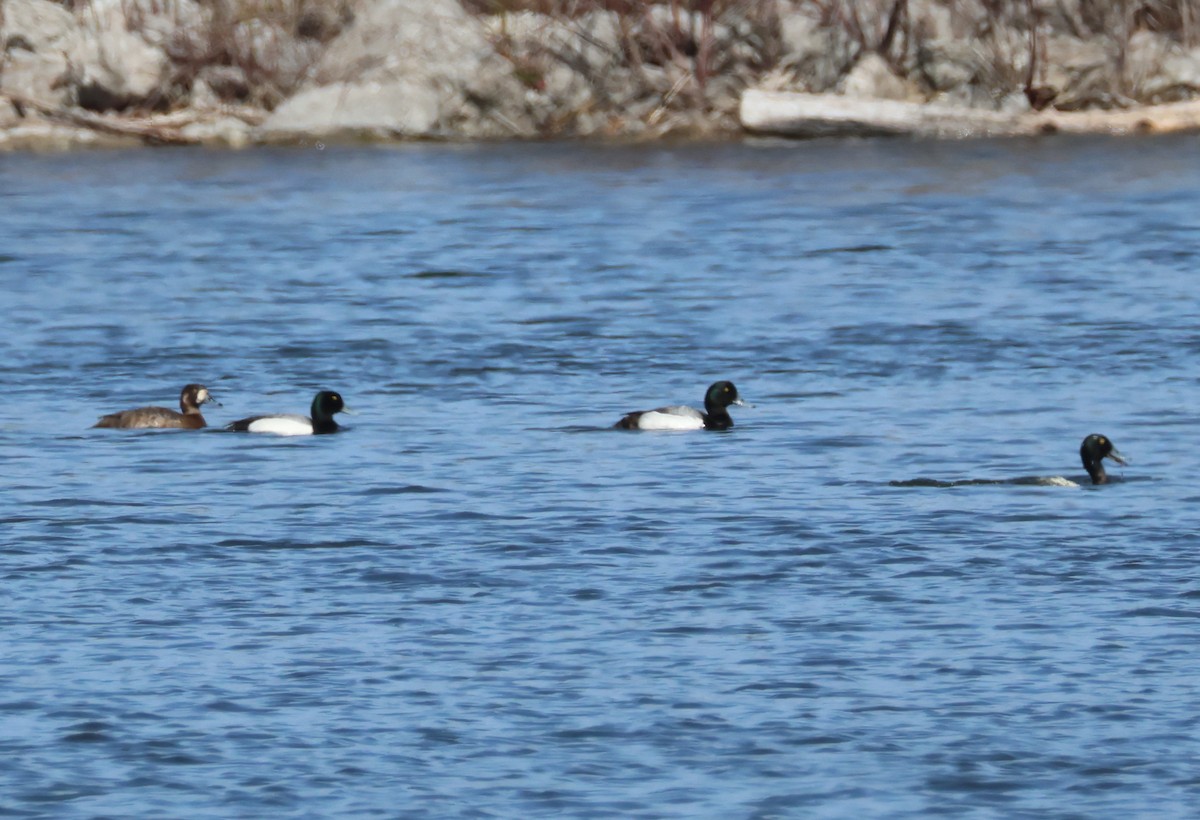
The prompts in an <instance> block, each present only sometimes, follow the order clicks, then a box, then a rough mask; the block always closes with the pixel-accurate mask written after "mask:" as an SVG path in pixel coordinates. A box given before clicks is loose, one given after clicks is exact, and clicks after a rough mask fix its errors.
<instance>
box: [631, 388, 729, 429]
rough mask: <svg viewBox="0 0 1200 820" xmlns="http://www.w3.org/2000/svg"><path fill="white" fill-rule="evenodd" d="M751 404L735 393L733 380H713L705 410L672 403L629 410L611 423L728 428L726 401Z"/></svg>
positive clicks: (633, 425) (643, 427) (663, 427)
mask: <svg viewBox="0 0 1200 820" xmlns="http://www.w3.org/2000/svg"><path fill="white" fill-rule="evenodd" d="M731 404H736V405H738V406H740V407H750V406H751V405H749V404H746V402H744V401H742V399H741V397H740V396H738V391H737V388H736V387H734V386H733V382H726V381H721V382H716V383H715V384H713V385H712V386H711V387H709V388H708V392H707V393H705V394H704V411H703V412H701V411H699V410H697V409H696V408H694V407H685V406H681V405H675V406H671V407H660V408H658V409H657V410H639V411H638V412H636V413H629V414H628V415H626V416H625V417H624V418H622V419H621V420H620V421H618V422H617V423H616V424H615V425H613V426H614V427H618V428H620V429H622V430H728V429H729V428H730V427H732V426H733V419H732V418H731V417H730V415H729V410H728V408H729V405H731Z"/></svg>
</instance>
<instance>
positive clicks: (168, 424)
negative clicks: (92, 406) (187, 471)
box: [92, 384, 221, 430]
mask: <svg viewBox="0 0 1200 820" xmlns="http://www.w3.org/2000/svg"><path fill="white" fill-rule="evenodd" d="M209 402H211V403H213V404H216V405H217V406H218V407H219V406H220V405H221V403H220V402H219V401H217V400H216V399H214V398H213V397H212V394H211V393H209V392H208V388H207V387H205V386H204V385H202V384H189V385H187V386H185V387H184V388H183V390H182V391H181V392H180V394H179V409H180V411H181V412H178V413H177V412H175V411H174V410H170V409H168V408H166V407H137V408H134V409H133V410H122V411H120V412H119V413H109V414H108V415H107V416H101V417H100V420H99V421H98V422H96V423H95V424H94V425H92V426H93V427H107V428H115V429H121V430H143V429H163V430H167V429H174V430H199V429H201V428H202V427H207V426H208V424H207V423H206V422H205V421H204V416H203V414H201V412H200V405H202V404H207V403H209Z"/></svg>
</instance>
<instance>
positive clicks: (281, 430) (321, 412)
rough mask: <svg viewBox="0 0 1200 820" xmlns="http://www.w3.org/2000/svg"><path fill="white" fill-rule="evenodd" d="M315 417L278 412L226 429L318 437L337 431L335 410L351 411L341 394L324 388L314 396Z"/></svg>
mask: <svg viewBox="0 0 1200 820" xmlns="http://www.w3.org/2000/svg"><path fill="white" fill-rule="evenodd" d="M309 412H310V413H312V416H311V417H310V416H301V415H298V414H295V413H276V414H274V415H266V416H250V417H248V418H244V419H238V420H237V421H235V422H233V423H231V424H227V425H226V426H225V429H226V430H231V431H233V432H237V433H274V434H275V435H277V436H314V435H324V434H326V433H336V432H337V431H338V429H340V428H339V427H338V423H337V422H336V421H334V420H333V414H334V413H349V412H350V410H349V409H348V408H347V407H346V403H345V401H343V400H342V396H341V394H340V393H335V392H334V391H332V390H322V391H321V392H319V393H317V395H316V396H314V397H313V401H312V409H311V410H310V411H309Z"/></svg>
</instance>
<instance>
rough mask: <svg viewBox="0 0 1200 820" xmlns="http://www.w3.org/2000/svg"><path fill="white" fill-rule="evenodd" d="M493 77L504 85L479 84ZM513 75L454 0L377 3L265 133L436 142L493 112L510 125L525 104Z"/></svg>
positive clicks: (271, 135)
mask: <svg viewBox="0 0 1200 820" xmlns="http://www.w3.org/2000/svg"><path fill="white" fill-rule="evenodd" d="M488 74H495V75H496V77H497V78H498V81H497V82H496V83H493V86H492V87H487V86H486V85H485V86H483V87H482V88H481V85H480V83H479V82H478V80H479V78H480V77H482V76H486V75H488ZM511 75H512V72H511V66H509V65H508V64H507V63H506V62H505V61H504V60H503V59H501V58H500V57H499V56H497V55H496V54H495V52H494V50H493V49H492V47H491V43H490V41H489V40H488V38H487V37H486V36H485V33H484V31H483V28H482V27H481V26H480V25H479V23H478V21H477V20H476V19H475V18H474V17H471V16H470V15H468V14H467V12H466V11H465V10H464V9H463V8H462V6H461V5H459V4H458V3H457V2H455V0H424V2H422V3H416V4H415V3H411V2H408V0H372V1H371V2H368V3H366V4H365V5H364V6H363V8H362V10H361V12H360V13H359V14H358V16H357V17H356V18H355V20H354V22H353V24H351V25H350V26H348V27H347V28H346V29H345V30H344V31H343V32H342V33H341V34H340V35H339V36H338V37H337V38H335V39H334V40H333V41H332V42H330V43H329V46H328V48H327V49H326V51H325V53H324V54H323V55H322V57H321V59H320V61H319V62H318V63H317V64H316V65H315V66H314V68H313V70H312V74H311V76H312V80H311V81H310V82H309V83H307V84H306V85H305V86H304V88H302V89H301V91H299V92H298V93H297V94H295V95H294V96H293V97H291V98H290V99H288V100H286V101H285V102H283V103H282V104H281V105H280V106H279V107H278V108H277V109H276V110H275V111H274V112H273V113H272V115H271V116H270V117H269V118H268V119H267V121H266V122H265V123H264V124H263V125H262V127H261V131H260V133H261V135H262V137H263V138H264V139H268V140H278V139H289V138H294V137H295V136H296V135H298V134H323V135H329V134H336V133H338V132H351V133H354V132H358V133H361V132H368V133H370V132H380V133H387V134H403V135H406V136H435V135H438V134H442V133H445V132H446V131H447V130H454V131H456V132H459V131H461V130H462V126H463V125H464V124H466V123H469V122H470V121H472V120H474V119H478V116H477V115H479V114H480V113H481V112H483V113H484V114H486V113H488V110H489V109H493V110H495V111H496V112H498V114H499V116H500V117H503V118H507V119H510V120H511V116H509V115H508V113H507V112H506V110H505V106H509V110H511V109H512V108H513V105H512V102H511V101H512V100H518V101H520V100H521V99H522V89H521V86H520V83H519V82H517V81H516V79H515V78H513V77H512V76H511ZM499 86H503V89H502V90H501V88H500V87H499ZM468 89H471V94H468ZM512 113H516V112H515V111H513V112H512ZM485 118H486V117H485Z"/></svg>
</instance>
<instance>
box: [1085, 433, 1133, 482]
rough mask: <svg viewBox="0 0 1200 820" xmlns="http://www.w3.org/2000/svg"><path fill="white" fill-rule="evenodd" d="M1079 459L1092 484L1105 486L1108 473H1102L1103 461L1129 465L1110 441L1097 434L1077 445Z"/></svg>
mask: <svg viewBox="0 0 1200 820" xmlns="http://www.w3.org/2000/svg"><path fill="white" fill-rule="evenodd" d="M1079 458H1080V460H1082V461H1083V469H1085V470H1087V474H1088V478H1090V479H1091V480H1092V483H1093V484H1107V483H1108V481H1109V478H1108V473H1106V472H1104V464H1103V461H1104V459H1106V458H1108V459H1112V460H1113V461H1115V462H1117V463H1118V464H1122V465H1124V464H1128V463H1129V462H1128V461H1126V460H1125V456H1123V455H1121V453H1120V452H1118V450H1117V448H1116V447H1115V446H1114V445H1113V443H1112V439H1110V438H1109V437H1108V436H1102V435H1100V434H1099V433H1092V434H1091V435H1090V436H1088V437H1087V438H1085V439H1084V440H1083V444H1081V445H1079Z"/></svg>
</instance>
